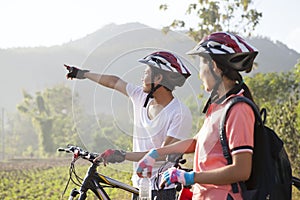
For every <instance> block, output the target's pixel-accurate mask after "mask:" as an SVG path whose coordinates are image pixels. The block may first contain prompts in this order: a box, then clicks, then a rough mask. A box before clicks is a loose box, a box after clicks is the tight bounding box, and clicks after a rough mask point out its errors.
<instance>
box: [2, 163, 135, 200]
mask: <svg viewBox="0 0 300 200" xmlns="http://www.w3.org/2000/svg"><path fill="white" fill-rule="evenodd" d="M17 162H18V163H19V162H20V161H15V162H11V163H1V167H0V178H1V182H0V199H2V200H17V199H26V200H33V199H47V200H52V199H53V200H57V199H61V195H62V193H63V191H64V188H65V186H66V183H67V181H68V178H69V160H66V159H59V160H55V159H54V160H53V159H47V160H35V159H32V160H27V161H26V160H22V164H21V163H19V164H18V163H17ZM79 163H80V162H79ZM88 167H89V164H88V163H87V162H84V163H83V164H79V165H76V173H77V174H78V175H79V176H80V177H82V178H83V177H84V176H85V173H86V170H87V169H88ZM130 167H131V164H130ZM122 169H123V168H122ZM98 171H99V173H102V174H104V175H106V176H109V177H111V178H113V179H116V180H119V181H121V182H123V183H126V184H129V185H130V184H131V180H130V178H131V173H129V172H126V171H122V170H121V169H119V170H118V169H113V168H111V167H103V166H100V167H98ZM75 187H76V188H77V189H79V187H78V186H76V185H75V184H73V183H72V182H70V185H69V187H68V189H67V190H66V193H65V194H64V196H63V199H67V198H68V195H69V193H70V191H71V190H72V189H73V188H75ZM106 191H107V193H108V194H109V196H110V197H111V199H118V200H121V199H124V200H125V199H130V198H131V194H130V193H129V192H126V191H123V190H121V189H116V188H112V189H106ZM87 199H88V200H92V199H95V197H94V195H93V194H92V192H91V191H89V192H88V198H87Z"/></svg>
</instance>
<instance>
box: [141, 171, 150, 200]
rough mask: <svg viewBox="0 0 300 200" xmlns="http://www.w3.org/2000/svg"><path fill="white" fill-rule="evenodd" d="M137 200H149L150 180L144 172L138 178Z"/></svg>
mask: <svg viewBox="0 0 300 200" xmlns="http://www.w3.org/2000/svg"><path fill="white" fill-rule="evenodd" d="M139 200H151V180H150V178H148V177H147V175H145V174H144V173H143V178H141V180H140V186H139Z"/></svg>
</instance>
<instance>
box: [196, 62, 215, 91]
mask: <svg viewBox="0 0 300 200" xmlns="http://www.w3.org/2000/svg"><path fill="white" fill-rule="evenodd" d="M199 67H200V70H199V77H200V79H201V80H202V83H203V86H204V89H205V91H207V92H211V91H212V89H213V88H214V86H215V83H216V81H215V78H214V77H213V75H212V73H211V69H209V68H210V66H209V61H208V60H207V59H206V58H203V57H201V56H200V66H199Z"/></svg>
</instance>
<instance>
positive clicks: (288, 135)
mask: <svg viewBox="0 0 300 200" xmlns="http://www.w3.org/2000/svg"><path fill="white" fill-rule="evenodd" d="M299 70H300V65H299V64H298V65H297V66H296V67H295V69H294V70H292V71H291V72H286V73H269V74H256V75H255V76H254V77H252V78H246V83H247V85H248V86H249V87H250V88H252V94H253V96H254V99H255V101H256V103H257V104H258V105H259V107H261V108H266V109H267V114H268V115H267V125H268V126H270V127H272V128H273V129H274V130H275V132H276V133H278V135H279V136H280V138H282V140H283V141H284V143H285V147H286V149H287V151H288V154H289V157H290V160H291V163H292V167H293V173H294V174H295V176H299V175H300V167H299V163H300V157H299V155H300V142H299V141H300V123H299V118H300V109H299V108H300V101H299V100H300V82H299Z"/></svg>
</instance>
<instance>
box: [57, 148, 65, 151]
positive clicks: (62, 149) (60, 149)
mask: <svg viewBox="0 0 300 200" xmlns="http://www.w3.org/2000/svg"><path fill="white" fill-rule="evenodd" d="M57 151H66V150H65V149H64V148H62V147H59V148H58V149H57Z"/></svg>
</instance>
